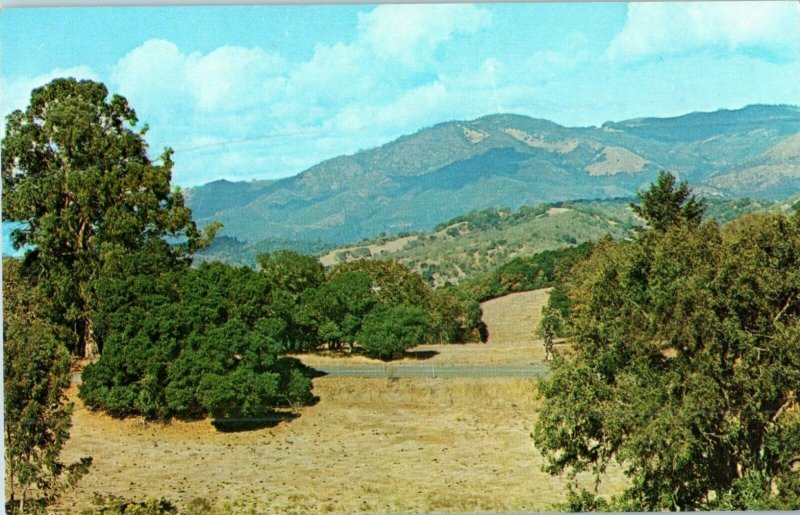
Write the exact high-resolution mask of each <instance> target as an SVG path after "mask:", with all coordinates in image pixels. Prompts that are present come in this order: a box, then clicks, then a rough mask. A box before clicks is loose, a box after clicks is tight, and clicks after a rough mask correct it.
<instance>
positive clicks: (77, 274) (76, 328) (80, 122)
mask: <svg viewBox="0 0 800 515" xmlns="http://www.w3.org/2000/svg"><path fill="white" fill-rule="evenodd" d="M107 97H108V91H107V89H106V87H105V86H104V85H103V84H99V83H96V82H91V81H81V82H78V81H76V80H74V79H56V80H54V81H53V82H51V83H49V84H47V85H45V86H43V87H40V88H37V89H35V90H33V92H32V94H31V100H30V106H29V107H28V108H27V109H26V110H25V111H24V112H23V111H14V112H13V113H11V114H10V115H9V116H8V118H7V125H6V135H5V137H4V138H3V142H2V155H3V157H2V179H3V220H13V221H22V222H26V224H25V225H24V226H23V227H22V228H21V229H18V230H16V231H15V232H14V233H13V235H12V238H13V243H14V245H15V247H17V248H18V247H20V246H22V245H31V246H32V248H31V250H29V251H28V252H27V253H26V261H27V267H26V270H29V273H32V274H35V275H36V276H37V277H38V279H39V287H40V288H41V289H42V291H43V292H44V294H45V295H46V296H47V297H49V298H51V299H52V301H53V304H54V310H53V314H54V315H55V316H54V319H55V321H56V322H58V323H60V324H61V325H63V326H64V327H69V328H70V329H71V330H72V334H71V336H72V338H71V341H70V347H71V349H72V350H73V351H74V352H76V353H85V354H86V355H87V356H94V355H96V354H97V353H99V352H100V347H101V345H102V342H100V341H98V340H97V339H96V337H95V334H94V327H93V321H92V319H91V316H90V313H91V311H92V310H93V309H95V308H96V307H97V304H96V298H95V295H94V281H95V280H96V279H97V276H98V271H99V269H100V268H101V267H102V266H103V263H104V262H105V261H106V260H107V259H109V256H112V255H118V254H120V253H124V252H131V251H135V250H137V249H140V248H142V246H143V245H144V244H146V243H147V242H148V241H150V240H153V239H161V238H164V237H167V236H169V237H172V238H183V239H184V243H183V244H182V245H179V246H176V252H186V251H192V250H194V249H196V248H197V247H198V246H199V245H200V244H201V243H206V242H207V240H203V238H201V236H200V234H199V232H198V231H197V229H196V227H195V224H194V222H192V219H191V212H190V210H189V209H188V208H186V207H184V203H183V197H182V195H181V194H180V192H179V191H173V190H171V187H170V176H171V169H172V160H171V153H172V152H171V150H169V149H167V150H165V151H164V152H163V153H162V154H161V156H160V158H159V160H160V161H161V164H159V165H156V164H155V163H154V162H152V161H151V160H150V159H149V158H148V156H147V144H146V142H145V140H144V137H143V136H144V133H145V132H146V129H147V127H145V128H144V129H142V130H141V131H139V132H135V131H134V130H133V129H132V127H134V126H135V125H136V123H137V119H136V114H135V112H134V110H133V109H132V108H131V107H130V106H129V105H128V102H127V101H126V100H125V99H124V98H123V97H121V96H118V95H114V96H112V97H111V99H110V100H109V99H107ZM217 228H218V227H217ZM209 237H210V235H209Z"/></svg>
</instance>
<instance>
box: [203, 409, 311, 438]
mask: <svg viewBox="0 0 800 515" xmlns="http://www.w3.org/2000/svg"><path fill="white" fill-rule="evenodd" d="M299 416H300V415H298V414H297V413H293V412H291V411H273V412H270V413H266V414H264V415H263V416H260V417H251V418H217V419H214V420H212V421H211V425H213V426H214V429H216V430H217V431H220V432H221V433H239V432H243V431H257V430H259V429H267V428H273V427H275V426H277V425H278V424H281V423H283V422H291V421H292V420H294V419H296V418H298V417H299Z"/></svg>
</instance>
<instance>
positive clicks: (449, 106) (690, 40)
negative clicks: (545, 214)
mask: <svg viewBox="0 0 800 515" xmlns="http://www.w3.org/2000/svg"><path fill="white" fill-rule="evenodd" d="M0 34H2V36H0V38H2V39H0V44H2V47H0V95H2V96H0V106H1V107H2V112H3V114H4V115H5V114H7V113H8V112H10V111H12V110H13V109H17V108H24V107H25V106H26V105H27V99H28V98H29V95H30V90H31V89H32V88H34V87H36V86H39V85H42V84H44V83H46V82H47V81H49V80H50V79H52V78H55V77H59V76H74V77H76V78H88V79H94V80H100V81H102V82H104V83H106V84H107V85H108V87H109V89H110V90H111V91H112V92H116V93H120V94H122V95H124V96H126V97H127V98H128V99H129V101H130V102H131V104H132V105H133V107H134V108H135V109H136V111H137V114H138V116H139V119H140V120H141V121H142V122H147V123H148V124H149V125H150V127H151V130H150V132H149V133H148V135H147V139H148V141H149V142H150V146H151V149H152V153H153V154H154V155H155V154H157V153H159V152H160V150H161V149H162V148H163V147H164V146H171V147H172V148H174V149H175V150H176V154H175V156H174V159H175V163H176V166H175V169H174V175H173V179H174V182H175V183H177V184H179V185H182V186H192V185H197V184H202V183H205V182H208V181H211V180H215V179H219V178H226V179H230V180H250V179H264V178H278V177H284V176H288V175H294V174H296V173H298V172H300V171H302V170H304V169H305V168H308V167H309V166H311V165H313V164H315V163H317V162H319V161H321V160H323V159H327V158H330V157H334V156H337V155H340V154H349V153H353V152H356V151H358V150H359V149H362V148H369V147H374V146H377V145H380V144H382V143H385V142H387V141H390V140H392V139H394V138H396V137H398V136H400V135H403V134H408V133H411V132H414V131H416V130H417V129H419V128H421V127H425V126H430V125H433V124H435V123H438V122H442V121H447V120H453V119H462V120H463V119H472V118H476V117H478V116H482V115H485V114H490V113H495V112H514V113H520V114H526V115H530V116H534V117H540V118H547V119H551V120H553V121H555V122H558V123H561V124H564V125H570V126H576V125H599V124H601V123H603V122H604V121H606V120H622V119H625V118H632V117H638V116H670V115H677V114H683V113H686V112H690V111H697V110H703V111H710V110H715V109H718V108H738V107H742V106H744V105H747V104H751V103H788V104H795V105H796V104H800V4H798V2H793V1H787V2H774V3H773V2H758V3H742V2H715V3H708V4H706V3H669V4H662V3H634V4H612V3H586V4H582V3H569V4H566V3H565V4H558V3H553V4H452V5H442V4H439V5H379V6H374V5H351V6H297V5H295V6H247V7H188V8H187V7H181V8H178V7H172V8H165V7H161V8H153V7H136V8H105V9H101V8H84V9H64V8H60V9H6V10H3V11H0Z"/></svg>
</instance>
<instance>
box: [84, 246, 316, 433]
mask: <svg viewBox="0 0 800 515" xmlns="http://www.w3.org/2000/svg"><path fill="white" fill-rule="evenodd" d="M166 245H167V244H166V243H165V242H158V243H157V245H153V247H152V248H148V249H143V250H142V251H141V252H140V253H138V254H131V255H129V256H128V257H127V258H126V259H125V260H124V261H123V263H124V266H122V267H121V270H120V271H118V272H115V273H112V274H109V277H108V278H107V279H105V278H104V280H102V281H100V282H99V283H98V298H99V301H100V302H99V304H100V305H101V306H104V309H103V310H102V311H98V312H97V314H96V318H97V321H98V330H99V331H100V332H101V335H102V337H103V338H104V339H105V341H106V350H105V351H104V352H103V354H102V355H101V356H100V359H99V360H98V361H97V362H96V363H93V364H91V365H88V366H87V367H86V368H85V369H84V370H83V374H82V379H83V383H82V384H81V388H80V396H81V398H82V399H83V401H84V402H85V403H86V405H87V406H89V407H90V408H92V409H102V410H104V411H106V412H108V413H110V414H112V415H114V416H128V415H141V416H143V417H146V418H150V419H168V418H170V417H173V416H176V417H199V416H207V415H208V416H211V417H214V418H250V419H253V418H259V417H263V416H266V415H268V414H269V413H270V411H271V410H272V409H274V408H275V407H278V406H285V405H296V404H298V403H303V402H307V401H308V400H310V399H311V393H310V391H311V386H312V385H311V381H310V379H309V378H308V377H307V375H306V373H305V371H304V369H302V367H300V365H299V363H297V362H295V361H292V360H290V359H288V358H283V357H281V354H282V353H283V352H285V351H286V349H287V348H290V347H291V346H292V344H291V342H290V340H291V338H293V337H294V335H295V333H296V328H294V327H293V320H294V318H293V314H292V311H291V309H289V310H287V309H286V307H285V306H283V305H282V306H279V307H277V308H276V307H275V302H276V299H278V300H280V301H281V302H282V299H284V298H286V296H284V295H275V294H276V293H277V292H280V291H283V290H277V292H276V290H275V285H274V284H272V283H271V282H270V281H269V280H268V278H267V277H266V276H265V275H264V274H262V273H260V272H257V271H255V270H253V269H251V268H249V267H244V266H242V267H235V266H230V265H225V264H222V263H204V264H202V265H200V266H199V267H197V268H189V267H188V266H184V267H165V266H163V264H162V261H163V260H164V259H167V258H168V257H169V252H168V247H167V246H166ZM159 248H161V252H162V257H158V254H159V250H158V249H159ZM164 255H165V256H164ZM286 295H288V293H287V294H286Z"/></svg>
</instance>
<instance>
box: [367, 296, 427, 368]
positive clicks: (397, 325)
mask: <svg viewBox="0 0 800 515" xmlns="http://www.w3.org/2000/svg"><path fill="white" fill-rule="evenodd" d="M428 324H429V318H428V315H427V314H426V313H425V311H424V310H423V309H422V308H420V307H417V306H406V305H402V306H395V307H391V306H387V305H385V304H379V305H378V306H376V307H375V309H373V310H372V311H371V312H370V314H369V315H367V316H366V317H365V318H364V323H363V324H362V326H361V331H359V333H358V344H359V346H361V347H362V348H363V349H364V351H365V352H366V353H367V354H368V355H370V356H374V357H377V358H381V359H391V358H394V357H397V356H400V355H402V354H403V353H404V352H405V351H406V349H408V348H410V347H413V346H415V345H418V344H420V343H423V341H422V339H423V338H424V336H425V333H426V332H427V330H428Z"/></svg>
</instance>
